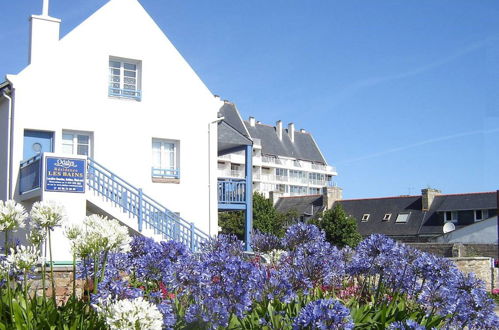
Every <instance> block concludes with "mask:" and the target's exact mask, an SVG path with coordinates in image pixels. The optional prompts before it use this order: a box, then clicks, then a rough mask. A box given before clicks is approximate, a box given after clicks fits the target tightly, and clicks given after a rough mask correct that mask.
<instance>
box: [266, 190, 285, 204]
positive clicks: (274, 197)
mask: <svg viewBox="0 0 499 330" xmlns="http://www.w3.org/2000/svg"><path fill="white" fill-rule="evenodd" d="M281 197H282V193H281V192H278V191H269V200H270V201H271V202H272V205H273V206H275V205H276V204H277V201H278V200H279V198H281Z"/></svg>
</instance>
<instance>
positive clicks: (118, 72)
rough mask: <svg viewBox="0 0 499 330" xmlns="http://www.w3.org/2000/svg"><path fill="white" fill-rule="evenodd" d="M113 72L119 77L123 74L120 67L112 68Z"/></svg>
mask: <svg viewBox="0 0 499 330" xmlns="http://www.w3.org/2000/svg"><path fill="white" fill-rule="evenodd" d="M111 74H112V75H114V76H118V77H119V76H120V75H121V72H120V69H111Z"/></svg>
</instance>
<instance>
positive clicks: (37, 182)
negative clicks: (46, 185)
mask: <svg viewBox="0 0 499 330" xmlns="http://www.w3.org/2000/svg"><path fill="white" fill-rule="evenodd" d="M41 158H42V154H38V155H35V156H33V157H31V158H29V159H27V160H23V161H22V162H21V165H20V168H19V194H21V195H22V194H25V193H27V192H30V191H32V190H35V189H38V188H40V186H41V178H42V175H41V174H42V173H41V172H42V160H41Z"/></svg>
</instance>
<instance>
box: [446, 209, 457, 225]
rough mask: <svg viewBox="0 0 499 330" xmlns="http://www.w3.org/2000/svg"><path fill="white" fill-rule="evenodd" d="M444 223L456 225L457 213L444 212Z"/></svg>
mask: <svg viewBox="0 0 499 330" xmlns="http://www.w3.org/2000/svg"><path fill="white" fill-rule="evenodd" d="M444 221H445V222H452V223H457V222H458V220H457V212H456V211H446V212H444Z"/></svg>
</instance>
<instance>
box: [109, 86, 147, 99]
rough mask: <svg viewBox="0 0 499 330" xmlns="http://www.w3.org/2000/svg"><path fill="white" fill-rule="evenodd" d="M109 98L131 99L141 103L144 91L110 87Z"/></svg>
mask: <svg viewBox="0 0 499 330" xmlns="http://www.w3.org/2000/svg"><path fill="white" fill-rule="evenodd" d="M109 96H115V97H122V98H129V99H134V100H137V101H140V100H141V99H142V91H140V90H136V89H125V88H115V87H109Z"/></svg>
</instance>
